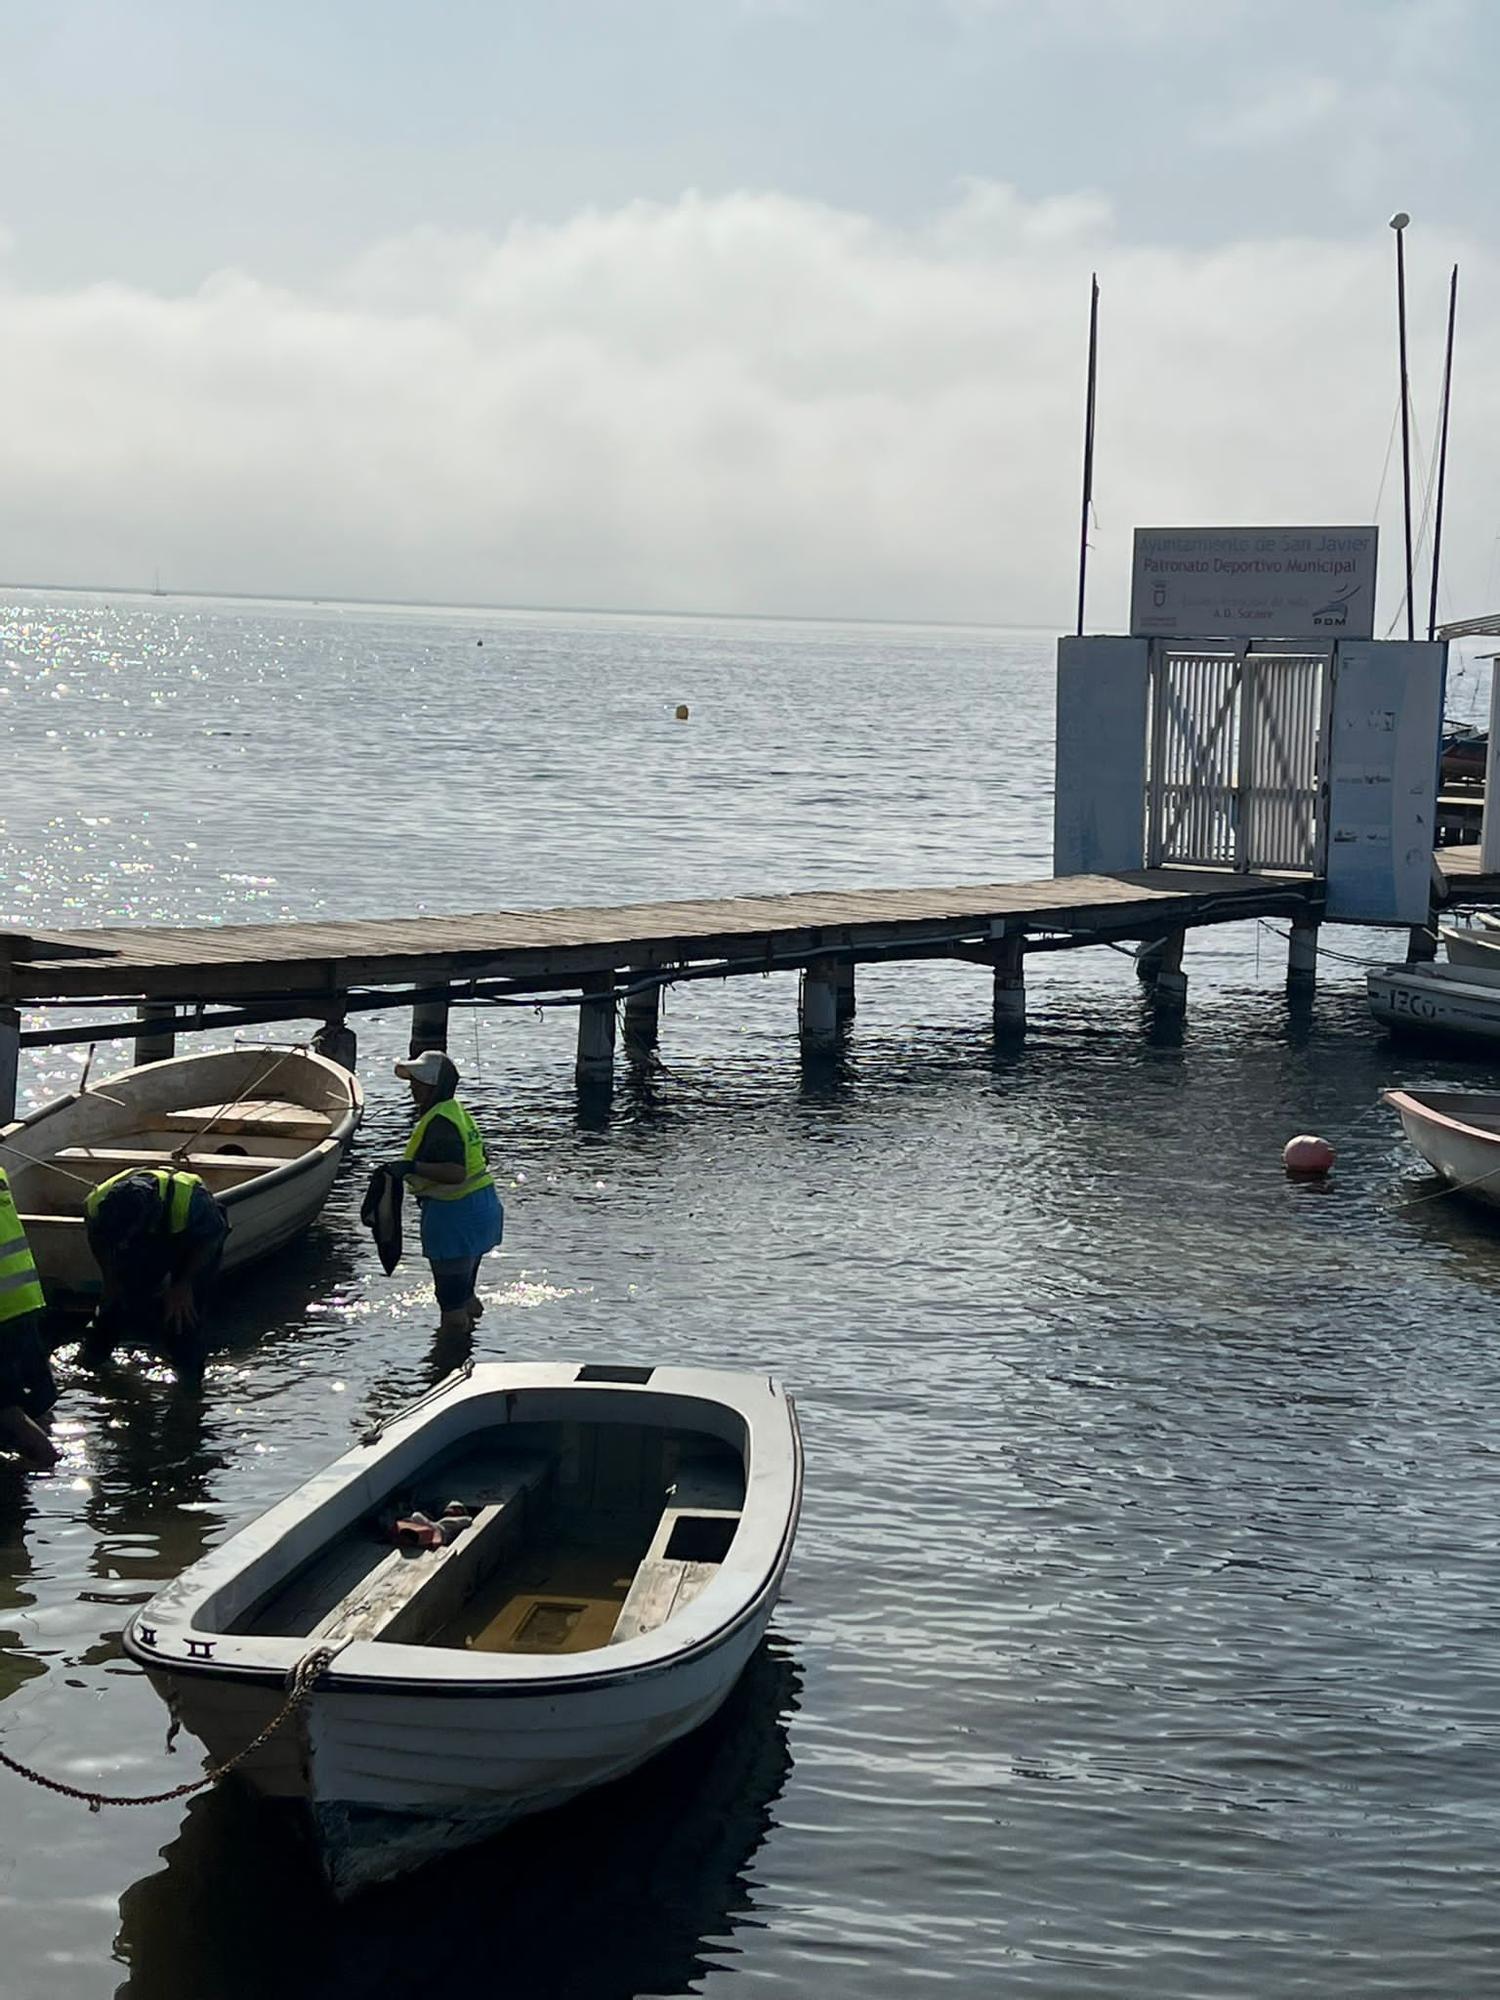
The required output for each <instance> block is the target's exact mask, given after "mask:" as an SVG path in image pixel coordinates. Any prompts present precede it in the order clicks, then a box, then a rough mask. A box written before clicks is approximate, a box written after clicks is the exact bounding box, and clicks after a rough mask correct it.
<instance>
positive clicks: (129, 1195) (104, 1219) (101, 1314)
mask: <svg viewBox="0 0 1500 2000" xmlns="http://www.w3.org/2000/svg"><path fill="white" fill-rule="evenodd" d="M83 1214H84V1222H85V1224H86V1226H87V1229H88V1241H89V1249H90V1250H91V1251H92V1252H93V1254H94V1260H95V1262H96V1263H97V1264H98V1266H99V1270H100V1273H101V1274H102V1276H103V1279H104V1295H103V1298H102V1299H101V1300H100V1303H99V1310H98V1312H97V1313H96V1314H95V1317H94V1323H93V1326H92V1328H91V1329H90V1333H91V1338H93V1339H94V1340H96V1341H98V1342H100V1343H102V1344H104V1345H107V1346H113V1344H114V1343H115V1341H117V1340H120V1339H123V1338H125V1337H126V1336H128V1335H134V1336H135V1337H137V1338H139V1339H144V1340H148V1341H151V1342H153V1343H155V1344H157V1345H160V1346H162V1347H164V1348H165V1349H166V1351H167V1353H168V1355H169V1356H170V1357H171V1359H172V1360H173V1361H176V1362H179V1363H183V1364H188V1365H201V1363H202V1359H203V1350H204V1346H205V1341H204V1337H203V1331H202V1310H203V1297H204V1294H205V1292H206V1291H207V1289H208V1287H209V1285H210V1284H211V1283H212V1281H213V1278H214V1275H215V1273H216V1272H217V1271H218V1268H219V1260H220V1258H221V1257H222V1256H223V1254H224V1238H225V1237H226V1236H227V1235H228V1233H229V1223H228V1221H227V1219H226V1217H225V1215H224V1211H223V1209H222V1208H221V1207H220V1206H219V1204H218V1202H217V1201H215V1199H214V1197H213V1196H212V1195H211V1194H210V1193H209V1191H208V1189H207V1188H206V1187H205V1186H204V1185H203V1183H202V1181H201V1180H199V1178H198V1176H197V1175H196V1174H188V1173H181V1172H178V1171H175V1170H172V1169H168V1168H165V1167H154V1168H137V1169H135V1170H134V1171H130V1172H126V1173H123V1174H116V1175H115V1176H114V1178H113V1179H112V1180H107V1181H105V1182H103V1183H102V1185H100V1186H99V1187H96V1188H95V1189H94V1191H93V1193H92V1194H91V1195H90V1196H89V1197H88V1200H87V1201H86V1202H85V1203H84V1207H83Z"/></svg>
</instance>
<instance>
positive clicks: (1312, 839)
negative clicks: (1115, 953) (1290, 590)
mask: <svg viewBox="0 0 1500 2000" xmlns="http://www.w3.org/2000/svg"><path fill="white" fill-rule="evenodd" d="M1329 659H1330V655H1329V654H1328V653H1327V652H1317V653H1306V652H1300V653H1294V652H1286V651H1280V650H1276V649H1275V648H1274V646H1265V645H1264V642H1262V647H1261V648H1259V649H1258V648H1257V647H1256V646H1255V645H1254V644H1253V643H1251V644H1243V643H1235V642H1234V641H1224V642H1217V641H1214V640H1204V641H1201V642H1200V643H1198V644H1184V643H1181V642H1170V641H1167V640H1157V641H1155V642H1154V643H1153V645H1152V648H1151V743H1150V756H1149V759H1148V762H1147V767H1146V863H1147V866H1148V867H1151V868H1160V867H1163V866H1164V865H1166V864H1168V863H1172V862H1176V863H1178V864H1184V865H1187V866H1189V867H1216V868H1235V869H1242V870H1243V869H1264V868H1270V869H1293V870H1295V869H1307V870H1310V871H1315V870H1316V869H1317V866H1318V862H1319V848H1320V843H1321V839H1322V830H1323V829H1322V818H1323V815H1322V813H1321V811H1320V808H1319V797H1320V789H1321V780H1322V774H1323V772H1324V771H1325V770H1326V768H1327V751H1326V742H1325V739H1326V734H1327V728H1328V697H1329V678H1330V677H1329V671H1328V669H1329Z"/></svg>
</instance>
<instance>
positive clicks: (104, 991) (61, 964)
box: [0, 869, 1321, 1005]
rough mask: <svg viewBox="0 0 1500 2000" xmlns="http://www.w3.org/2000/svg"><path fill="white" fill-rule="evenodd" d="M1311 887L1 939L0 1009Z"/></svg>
mask: <svg viewBox="0 0 1500 2000" xmlns="http://www.w3.org/2000/svg"><path fill="white" fill-rule="evenodd" d="M1320 896H1321V885H1320V884H1318V883H1316V882H1314V881H1312V880H1310V879H1308V878H1306V877H1293V876H1273V875H1234V874H1228V873H1217V872H1212V871H1206V870H1192V869H1153V870H1141V871H1138V872H1133V873H1129V874H1121V875H1076V876H1065V877H1059V878H1044V879H1042V880H1039V881H1030V882H994V883H975V884H970V885H964V886H958V887H934V888H899V889H857V890H847V889H811V890H801V891H798V892H795V893H792V894H787V895H751V896H733V897H727V898H725V899H723V900H722V901H719V900H711V899H704V898H691V899H685V900H683V901H680V902H652V903H635V904H625V905H619V906H614V907H609V906H603V905H600V906H593V905H585V906H582V907H579V908H573V909H540V910H515V909H500V910H492V911H488V912H470V913H463V914H458V915H453V916H446V915H438V916H410V915H408V916H402V917H399V918H394V919H382V918H361V919H350V920H336V921H326V922H312V923H297V922H288V923H275V924H213V925H203V926H190V927H179V926H157V925H152V926H141V927H131V928H109V929H87V930H77V931H59V930H50V931H48V932H46V933H38V932H32V933H27V934H22V933H19V932H18V933H15V934H12V935H11V936H9V937H5V936H3V935H0V995H3V996H4V997H6V998H9V999H11V1000H12V1001H20V1002H21V1003H23V1004H26V1003H30V1004H33V1005H35V1004H38V1003H42V1002H45V1001H47V1000H63V999H73V1000H82V999H100V1000H106V999H130V998H152V999H171V1000H177V1001H185V1000H226V999H244V998H249V997H261V996H266V995H273V994H278V993H290V992H296V993H302V992H307V993H319V994H336V993H338V992H340V991H347V990H349V989H351V988H354V987H369V986H374V987H380V986H391V985H398V984H399V985H419V984H423V983H429V984H430V983H434V982H443V981H454V982H459V983H461V982H463V981H465V980H468V979H473V978H479V977H483V978H487V979H505V978H519V979H527V980H534V981H537V982H539V983H545V984H550V983H554V982H555V983H556V984H558V985H560V986H562V985H570V984H575V983H576V982H577V980H578V979H579V977H581V976H583V975H585V974H588V973H597V972H609V971H612V970H619V969H623V968H627V967H648V966H669V965H670V966H676V965H684V964H690V963H704V962H714V961H718V960H721V959H722V960H724V961H726V962H730V963H732V965H733V966H734V968H735V969H738V970H745V971H749V970H754V969H757V968H758V967H761V966H768V965H772V964H786V963H788V962H796V961H797V960H799V959H807V958H810V957H816V956H817V955H819V954H820V953H824V954H827V953H844V954H850V953H853V954H855V955H858V954H859V953H860V952H861V951H864V952H867V953H870V954H872V955H873V954H879V955H881V956H891V957H900V956H901V953H902V948H903V947H910V948H911V950H912V952H913V954H914V955H917V956H923V955H928V954H929V953H931V952H932V951H933V950H940V949H941V948H942V946H943V945H944V944H952V945H955V946H962V947H967V948H969V949H970V950H973V949H981V950H982V949H983V948H984V947H985V946H986V945H987V944H989V943H990V942H993V941H998V940H999V939H1001V938H1004V937H1007V936H1015V935H1017V934H1019V933H1024V932H1027V931H1034V932H1052V933H1058V932H1062V933H1066V932H1069V931H1078V932H1089V933H1094V934H1098V935H1100V936H1108V937H1109V938H1111V939H1119V938H1129V937H1133V936H1141V935H1155V934H1159V933H1160V931H1161V930H1162V929H1163V928H1166V927H1170V926H1171V925H1173V924H1175V923H1182V924H1187V925H1196V924H1202V923H1218V922H1225V921H1233V920H1236V919H1244V918H1247V917H1254V916H1261V915H1293V914H1296V913H1298V912H1300V911H1306V910H1307V909H1308V908H1309V907H1313V908H1316V906H1317V904H1318V902H1319V900H1320Z"/></svg>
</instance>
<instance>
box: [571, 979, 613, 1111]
mask: <svg viewBox="0 0 1500 2000" xmlns="http://www.w3.org/2000/svg"><path fill="white" fill-rule="evenodd" d="M582 992H583V1005H582V1006H581V1007H580V1008H579V1010H578V1061H577V1064H576V1066H575V1074H576V1076H577V1078H578V1081H579V1083H581V1084H586V1085H590V1086H592V1087H595V1088H597V1087H598V1086H599V1085H601V1084H607V1083H608V1082H609V1081H610V1079H611V1078H612V1076H613V1075H614V1067H615V975H614V972H613V970H611V971H608V972H591V973H589V974H587V975H586V977H585V978H584V979H583V981H582Z"/></svg>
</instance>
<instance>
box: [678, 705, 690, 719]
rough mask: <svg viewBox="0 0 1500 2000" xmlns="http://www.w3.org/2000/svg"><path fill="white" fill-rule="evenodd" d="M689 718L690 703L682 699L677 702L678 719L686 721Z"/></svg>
mask: <svg viewBox="0 0 1500 2000" xmlns="http://www.w3.org/2000/svg"><path fill="white" fill-rule="evenodd" d="M687 719H688V705H687V703H686V702H685V701H680V702H678V704H677V720H678V721H679V722H686V721H687Z"/></svg>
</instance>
